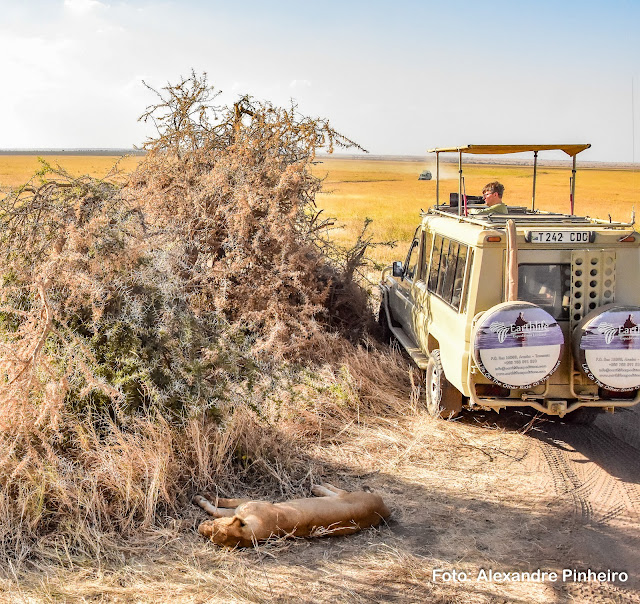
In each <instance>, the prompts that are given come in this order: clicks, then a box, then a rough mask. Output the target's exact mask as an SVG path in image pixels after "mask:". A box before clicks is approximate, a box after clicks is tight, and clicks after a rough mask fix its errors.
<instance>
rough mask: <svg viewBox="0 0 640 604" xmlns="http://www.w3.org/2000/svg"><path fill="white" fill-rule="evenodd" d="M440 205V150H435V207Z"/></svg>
mask: <svg viewBox="0 0 640 604" xmlns="http://www.w3.org/2000/svg"><path fill="white" fill-rule="evenodd" d="M439 207H440V152H439V151H436V208H439Z"/></svg>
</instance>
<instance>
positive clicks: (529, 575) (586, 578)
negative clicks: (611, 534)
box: [431, 568, 629, 583]
mask: <svg viewBox="0 0 640 604" xmlns="http://www.w3.org/2000/svg"><path fill="white" fill-rule="evenodd" d="M431 580H432V581H433V582H434V583H467V582H472V581H475V582H487V583H507V582H513V583H523V582H530V581H531V582H534V583H547V582H548V583H556V582H558V581H561V582H562V583H588V582H591V581H598V582H600V583H604V582H607V583H615V582H620V583H626V582H627V581H628V580H629V573H627V572H625V571H617V570H610V569H607V570H599V571H598V570H592V569H590V568H586V569H577V568H564V569H562V570H561V571H552V570H541V569H539V568H538V569H536V570H534V571H511V572H507V571H494V570H493V569H491V568H481V569H480V570H478V571H477V572H475V571H474V572H464V571H460V570H456V569H445V568H434V569H433V570H432V571H431Z"/></svg>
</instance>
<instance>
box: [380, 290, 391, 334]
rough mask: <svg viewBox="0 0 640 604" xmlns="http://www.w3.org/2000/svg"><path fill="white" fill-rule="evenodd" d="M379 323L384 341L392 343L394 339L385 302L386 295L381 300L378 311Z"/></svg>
mask: <svg viewBox="0 0 640 604" xmlns="http://www.w3.org/2000/svg"><path fill="white" fill-rule="evenodd" d="M378 324H379V325H380V332H381V336H382V341H383V342H385V343H386V344H390V343H391V342H392V341H393V334H392V333H391V329H390V328H389V321H387V309H386V306H385V303H384V297H383V298H382V301H381V302H380V310H379V311H378Z"/></svg>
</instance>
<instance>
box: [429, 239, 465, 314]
mask: <svg viewBox="0 0 640 604" xmlns="http://www.w3.org/2000/svg"><path fill="white" fill-rule="evenodd" d="M468 254H469V248H468V247H467V246H466V245H464V244H462V243H458V242H457V241H451V240H449V239H443V238H442V237H440V236H439V235H437V236H436V237H434V240H433V251H432V253H431V264H430V270H429V282H428V283H427V289H428V290H429V291H430V292H432V293H434V294H435V295H436V296H438V298H441V299H442V300H444V301H445V302H446V303H447V304H450V305H451V306H453V308H455V309H456V310H459V309H460V302H461V301H462V294H463V290H464V280H465V275H466V267H467V255H468Z"/></svg>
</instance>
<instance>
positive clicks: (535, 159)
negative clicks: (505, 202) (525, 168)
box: [531, 151, 538, 212]
mask: <svg viewBox="0 0 640 604" xmlns="http://www.w3.org/2000/svg"><path fill="white" fill-rule="evenodd" d="M537 174H538V152H537V151H534V152H533V193H532V194H531V211H532V212H535V209H536V177H537Z"/></svg>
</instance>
